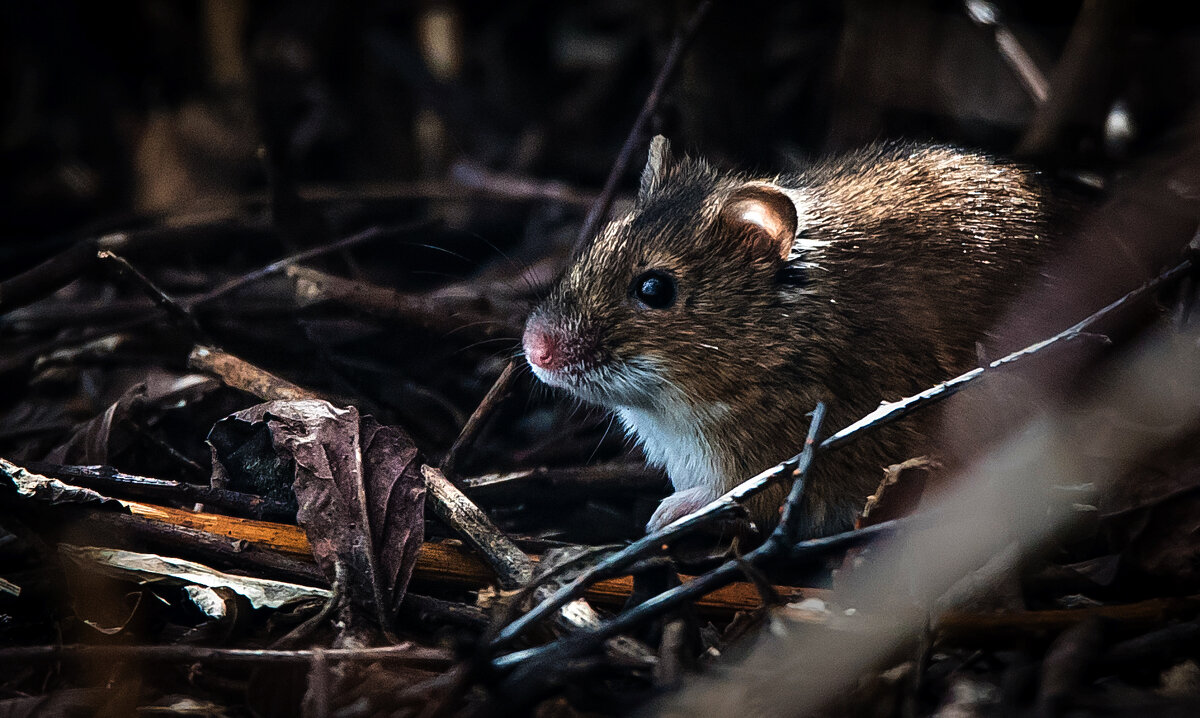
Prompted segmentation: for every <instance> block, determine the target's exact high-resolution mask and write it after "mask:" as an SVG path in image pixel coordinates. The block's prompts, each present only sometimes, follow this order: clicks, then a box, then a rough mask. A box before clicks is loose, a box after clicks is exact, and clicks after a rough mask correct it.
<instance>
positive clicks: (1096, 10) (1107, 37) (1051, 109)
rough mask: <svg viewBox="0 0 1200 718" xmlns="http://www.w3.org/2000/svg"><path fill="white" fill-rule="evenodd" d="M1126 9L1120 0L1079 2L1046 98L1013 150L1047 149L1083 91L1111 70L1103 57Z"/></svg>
mask: <svg viewBox="0 0 1200 718" xmlns="http://www.w3.org/2000/svg"><path fill="white" fill-rule="evenodd" d="M1125 11H1126V10H1125V7H1124V3H1122V2H1119V0H1092V1H1091V2H1085V3H1083V4H1082V5H1081V6H1080V9H1079V15H1078V16H1077V17H1076V19H1075V24H1074V27H1072V28H1071V34H1070V36H1069V37H1068V38H1067V45H1066V47H1065V48H1063V51H1062V56H1061V59H1060V60H1059V61H1058V64H1057V65H1056V66H1055V67H1054V70H1053V71H1052V72H1051V80H1050V88H1049V93H1048V95H1047V97H1046V101H1045V102H1042V103H1040V104H1039V105H1038V107H1037V110H1036V111H1035V112H1034V115H1033V119H1032V120H1030V122H1029V125H1028V126H1027V127H1026V128H1025V132H1024V134H1023V135H1022V137H1021V139H1020V141H1019V142H1018V143H1017V147H1016V149H1015V151H1014V154H1016V155H1019V156H1025V157H1028V156H1033V155H1039V154H1043V153H1045V152H1048V151H1049V150H1050V149H1051V148H1052V147H1054V145H1055V142H1056V140H1057V139H1058V137H1059V134H1060V133H1061V132H1062V129H1063V127H1064V126H1065V125H1066V124H1067V122H1068V121H1070V120H1071V117H1072V114H1073V113H1076V112H1078V111H1079V109H1080V105H1081V104H1083V102H1084V100H1086V99H1087V98H1086V93H1087V92H1089V91H1094V88H1095V83H1096V82H1102V81H1105V78H1106V77H1107V76H1108V75H1110V74H1111V73H1109V72H1107V71H1106V68H1105V65H1106V62H1105V61H1106V60H1107V58H1109V57H1112V56H1114V50H1113V40H1114V36H1115V35H1116V32H1117V31H1118V27H1119V22H1118V19H1119V16H1120V14H1121V13H1123V12H1125ZM1102 99H1105V100H1107V99H1108V98H1107V97H1106V98H1102Z"/></svg>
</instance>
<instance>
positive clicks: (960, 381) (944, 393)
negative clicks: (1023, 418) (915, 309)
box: [821, 259, 1193, 451]
mask: <svg viewBox="0 0 1200 718" xmlns="http://www.w3.org/2000/svg"><path fill="white" fill-rule="evenodd" d="M1192 264H1193V262H1192V260H1191V259H1185V260H1184V261H1182V262H1180V263H1179V264H1177V265H1175V266H1174V267H1172V268H1171V269H1168V270H1167V271H1165V272H1163V273H1162V274H1160V275H1158V276H1157V277H1155V278H1153V279H1151V280H1149V281H1147V282H1145V283H1144V284H1142V285H1141V286H1140V287H1138V288H1137V289H1134V290H1132V291H1130V292H1128V293H1126V294H1125V295H1124V296H1122V297H1121V298H1120V299H1117V300H1116V301H1113V302H1112V303H1110V304H1108V305H1107V306H1105V307H1104V308H1102V309H1100V310H1098V311H1096V312H1094V313H1093V314H1091V315H1090V316H1088V317H1087V318H1085V319H1083V320H1082V321H1080V322H1078V323H1077V324H1074V325H1073V326H1071V327H1069V328H1067V329H1064V330H1063V331H1061V332H1059V333H1058V334H1055V335H1054V336H1052V337H1050V338H1049V339H1043V340H1042V341H1040V342H1036V343H1034V344H1030V345H1029V346H1027V347H1025V348H1024V349H1020V350H1018V351H1015V352H1013V353H1011V354H1008V355H1006V356H1003V357H1001V358H999V359H997V360H996V361H994V362H992V363H991V364H988V365H987V366H985V367H976V368H974V369H972V370H971V371H968V372H966V373H965V374H960V375H958V376H956V377H954V378H953V379H950V380H949V381H945V382H942V383H941V384H938V385H937V386H934V387H931V388H929V389H926V390H925V391H923V392H921V393H920V394H914V395H912V396H909V397H905V398H903V399H900V400H899V401H893V402H887V403H884V404H880V406H879V408H878V409H876V410H875V411H872V412H871V413H870V414H867V415H866V416H864V417H863V418H861V419H859V420H858V421H856V422H854V423H853V424H851V425H850V426H847V427H846V428H844V429H842V430H840V431H838V432H837V433H835V434H834V435H833V436H830V437H829V438H828V439H825V440H824V441H822V442H821V449H822V450H823V451H825V450H829V449H833V448H836V447H839V446H842V445H843V444H845V443H847V442H849V441H850V440H851V439H854V438H855V437H857V436H858V435H859V434H862V433H865V432H867V431H869V430H871V429H876V428H878V427H880V426H883V425H884V424H890V423H891V422H893V421H896V420H897V419H901V418H903V417H905V416H908V415H909V414H911V413H913V412H914V411H917V410H918V409H921V408H923V407H926V406H929V405H930V404H934V403H936V402H939V401H941V400H942V399H945V398H946V397H949V396H952V395H954V394H956V393H958V392H959V391H961V390H962V389H963V388H965V387H966V386H967V385H968V384H970V383H971V382H973V381H975V380H976V379H978V378H979V377H981V376H983V374H984V372H986V371H988V370H991V369H998V368H1000V367H1002V366H1005V365H1007V364H1012V363H1014V362H1017V361H1020V360H1021V359H1024V358H1025V357H1028V356H1032V355H1034V354H1037V353H1038V352H1040V351H1042V350H1043V349H1046V348H1047V347H1050V346H1053V345H1056V344H1061V343H1063V342H1066V341H1070V340H1072V339H1074V338H1076V337H1078V336H1081V335H1083V334H1086V333H1087V330H1088V329H1089V328H1090V327H1091V326H1092V325H1093V324H1096V323H1097V322H1099V321H1100V320H1101V319H1103V318H1105V317H1107V316H1108V315H1109V314H1111V313H1112V312H1114V311H1116V310H1117V309H1120V308H1121V307H1123V306H1125V305H1126V304H1129V303H1130V302H1132V301H1133V300H1134V299H1138V298H1140V297H1141V296H1143V295H1145V294H1147V293H1149V292H1150V291H1151V290H1154V289H1157V288H1159V287H1161V286H1163V285H1164V284H1167V283H1169V282H1172V281H1174V280H1176V279H1179V278H1180V277H1182V276H1184V275H1186V274H1187V272H1188V271H1190V270H1191V269H1192Z"/></svg>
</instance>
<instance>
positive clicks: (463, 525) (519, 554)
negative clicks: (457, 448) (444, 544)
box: [421, 465, 533, 589]
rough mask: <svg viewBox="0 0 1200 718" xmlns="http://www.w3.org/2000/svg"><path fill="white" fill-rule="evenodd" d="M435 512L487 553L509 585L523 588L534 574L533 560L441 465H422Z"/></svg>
mask: <svg viewBox="0 0 1200 718" xmlns="http://www.w3.org/2000/svg"><path fill="white" fill-rule="evenodd" d="M421 475H422V476H424V477H425V487H426V489H427V493H426V496H427V497H428V499H429V505H430V507H431V508H432V509H433V513H434V514H436V515H437V517H438V518H439V519H441V520H442V521H444V522H445V523H446V524H447V525H449V526H450V527H452V528H453V529H454V530H455V531H457V532H458V533H459V535H460V536H462V537H463V539H465V540H466V542H467V543H468V544H470V545H471V546H472V547H473V548H475V549H476V550H478V551H479V552H480V553H481V554H483V556H484V558H486V559H487V562H488V564H489V565H490V566H491V567H492V568H493V569H494V570H495V571H496V578H497V579H498V580H499V582H500V585H501V586H502V587H503V588H506V589H516V588H520V587H521V586H523V585H524V584H526V583H527V582H528V581H529V579H530V578H532V577H533V561H531V560H530V558H529V556H528V555H526V554H525V552H523V551H521V549H519V548H517V545H516V544H514V543H513V542H512V541H511V540H509V538H508V536H507V535H505V533H504V532H503V531H501V530H500V529H499V528H498V527H497V526H496V525H495V524H494V523H492V520H491V519H490V518H488V515H487V514H485V513H484V512H483V511H482V510H481V509H480V508H479V507H478V506H476V505H475V504H474V503H473V502H472V501H471V500H470V499H468V498H467V497H466V495H465V494H463V492H461V491H459V490H458V488H457V487H456V486H455V485H454V484H452V483H450V480H449V479H447V478H446V476H445V474H443V473H442V472H441V471H440V470H439V469H436V468H434V467H432V466H429V465H422V466H421Z"/></svg>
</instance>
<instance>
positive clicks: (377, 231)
mask: <svg viewBox="0 0 1200 718" xmlns="http://www.w3.org/2000/svg"><path fill="white" fill-rule="evenodd" d="M430 226H432V223H431V222H428V221H424V220H422V221H419V222H408V223H405V224H398V225H392V226H387V227H371V228H369V229H364V230H363V231H361V232H358V233H356V234H352V235H350V236H349V237H345V238H343V239H339V240H337V241H336V242H330V243H329V244H323V245H321V246H319V247H313V248H312V249H306V250H304V251H303V252H296V253H295V254H291V255H288V256H287V257H284V258H283V259H279V260H276V261H274V262H271V263H270V264H268V265H266V266H265V267H260V268H259V269H256V270H254V271H253V272H248V273H246V274H243V275H242V276H240V277H236V278H234V279H231V280H229V281H228V282H225V283H224V284H222V285H220V286H218V287H216V288H214V289H212V290H211V291H209V292H208V293H206V294H202V295H200V296H198V297H195V298H193V299H192V300H191V301H190V302H189V303H188V306H189V308H194V307H198V306H201V305H203V304H207V303H209V302H212V301H214V300H216V299H219V298H221V297H223V296H225V295H227V294H229V293H231V292H234V291H237V290H238V289H241V288H242V287H244V286H246V285H248V284H252V283H254V282H259V281H262V280H263V279H266V278H267V277H270V276H271V275H274V274H278V273H280V272H282V271H284V270H285V269H287V268H288V267H290V266H292V265H294V264H298V263H300V262H307V261H308V260H310V259H313V258H315V257H320V256H322V255H325V254H329V253H331V252H339V251H341V250H344V249H348V248H350V247H353V246H355V245H358V244H362V243H363V242H367V241H370V240H373V239H380V238H382V237H391V236H394V235H397V234H405V233H408V232H414V231H416V230H419V229H426V228H429V227H430Z"/></svg>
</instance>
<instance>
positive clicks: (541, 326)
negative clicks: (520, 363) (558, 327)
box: [521, 318, 563, 371]
mask: <svg viewBox="0 0 1200 718" xmlns="http://www.w3.org/2000/svg"><path fill="white" fill-rule="evenodd" d="M521 343H522V344H523V345H524V347H525V358H526V359H527V360H528V361H529V363H530V364H531V365H532V366H534V367H537V368H538V369H545V370H546V371H557V370H558V369H561V368H562V366H563V350H562V346H561V345H562V336H561V335H560V333H559V332H556V331H554V330H553V329H552V328H551V327H550V326H549V325H548V324H547V323H546V322H545V321H543V320H541V319H537V318H533V319H530V320H529V321H528V322H527V323H526V324H525V335H524V337H523V338H522V340H521Z"/></svg>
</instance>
